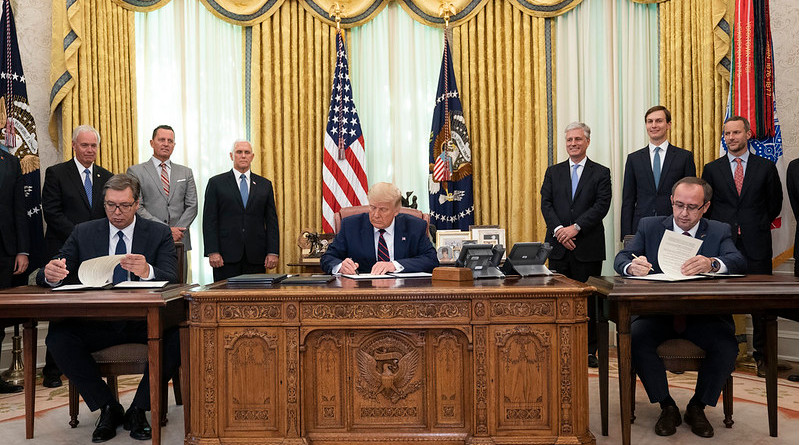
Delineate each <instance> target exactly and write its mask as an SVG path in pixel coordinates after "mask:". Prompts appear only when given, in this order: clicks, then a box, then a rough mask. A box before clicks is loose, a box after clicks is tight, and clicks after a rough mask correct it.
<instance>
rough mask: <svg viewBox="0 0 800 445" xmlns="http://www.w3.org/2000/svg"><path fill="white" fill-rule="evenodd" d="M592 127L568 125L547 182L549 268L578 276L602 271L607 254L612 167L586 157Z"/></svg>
mask: <svg viewBox="0 0 800 445" xmlns="http://www.w3.org/2000/svg"><path fill="white" fill-rule="evenodd" d="M591 131H592V130H591V129H589V126H588V125H586V124H584V123H583V122H573V123H571V124H569V125H567V128H566V130H564V133H565V136H566V142H567V154H568V155H569V159H567V160H566V161H564V162H561V163H559V164H556V165H553V166H551V167H549V168H548V169H547V171H546V172H545V174H544V182H543V183H542V190H541V194H542V216H544V220H545V222H546V223H547V236H546V237H545V241H547V242H548V243H550V245H551V246H553V251H552V252H551V253H550V269H553V270H555V271H556V272H558V273H561V274H564V275H565V276H567V277H569V278H572V279H573V280H576V281H584V282H585V281H586V280H588V279H589V277H590V276H592V275H600V273H601V271H602V268H603V260H605V259H606V241H605V229H604V228H603V218H604V217H605V216H606V214H607V213H608V209H609V207H610V206H611V171H610V170H609V169H608V168H606V167H604V166H602V165H600V164H598V163H597V162H593V161H592V160H591V159H589V158H588V157H586V149H587V148H589V142H590V137H591ZM588 306H589V307H588V309H589V311H588V312H589V333H588V334H589V335H588V336H589V339H588V346H589V357H588V364H589V366H591V367H593V368H596V367H597V366H598V362H597V356H596V355H595V352H596V351H597V327H596V326H597V324H596V316H595V311H596V308H595V302H594V299H593V298H590V299H589V304H588Z"/></svg>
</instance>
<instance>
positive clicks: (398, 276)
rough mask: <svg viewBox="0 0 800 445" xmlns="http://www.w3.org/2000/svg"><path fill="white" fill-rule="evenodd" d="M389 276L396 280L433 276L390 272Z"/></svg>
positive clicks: (420, 273) (429, 275)
mask: <svg viewBox="0 0 800 445" xmlns="http://www.w3.org/2000/svg"><path fill="white" fill-rule="evenodd" d="M389 275H391V276H393V277H396V278H430V277H431V276H433V274H430V273H428V272H389Z"/></svg>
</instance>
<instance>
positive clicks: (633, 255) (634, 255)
mask: <svg viewBox="0 0 800 445" xmlns="http://www.w3.org/2000/svg"><path fill="white" fill-rule="evenodd" d="M631 256H632V257H633V259H636V258H639V257H638V256H636V254H635V253H632V254H631ZM650 270H651V271H653V272H655V269H653V268H652V267H651V268H650Z"/></svg>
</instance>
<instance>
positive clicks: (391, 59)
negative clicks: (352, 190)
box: [348, 2, 444, 212]
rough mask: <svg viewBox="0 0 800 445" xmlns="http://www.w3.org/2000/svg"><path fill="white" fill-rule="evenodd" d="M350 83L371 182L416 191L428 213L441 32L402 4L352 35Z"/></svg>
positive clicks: (442, 47)
mask: <svg viewBox="0 0 800 445" xmlns="http://www.w3.org/2000/svg"><path fill="white" fill-rule="evenodd" d="M350 49H351V53H349V54H348V57H349V62H350V78H351V80H352V84H353V100H354V101H355V103H356V107H357V108H358V115H359V118H360V120H361V129H362V131H363V133H364V144H365V146H366V147H365V148H366V153H367V179H368V181H369V183H370V184H373V183H375V182H378V181H387V182H393V183H394V184H396V185H397V186H398V187H399V188H400V190H401V191H402V192H406V191H413V192H414V195H416V196H417V198H418V201H417V203H418V204H419V209H420V210H422V211H423V212H427V211H428V141H429V140H430V132H431V120H432V119H433V107H434V100H435V98H436V85H437V82H438V80H439V67H440V64H441V60H442V51H443V50H444V34H443V32H442V30H441V29H439V28H434V27H430V26H425V25H422V24H420V23H418V22H416V21H414V20H412V19H411V17H409V16H408V14H406V12H405V11H404V10H403V8H402V7H400V6H399V5H398V4H397V2H392V3H390V4H389V5H388V6H387V7H386V9H384V10H383V11H382V12H381V13H380V14H378V16H377V17H375V19H373V20H371V21H370V22H368V23H366V24H364V25H362V26H359V27H356V28H353V30H352V32H351V33H350Z"/></svg>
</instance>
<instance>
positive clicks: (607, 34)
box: [555, 0, 658, 275]
mask: <svg viewBox="0 0 800 445" xmlns="http://www.w3.org/2000/svg"><path fill="white" fill-rule="evenodd" d="M556 76H557V79H558V81H557V83H556V132H555V134H556V135H557V137H556V141H557V142H558V148H557V150H558V153H557V159H558V160H559V161H563V160H565V159H566V158H567V155H566V147H565V143H564V136H563V134H564V128H565V127H566V126H567V125H568V124H569V123H570V122H573V121H582V122H584V123H586V124H587V125H588V126H589V127H591V129H592V138H591V144H590V145H589V149H588V151H587V156H588V157H589V158H590V159H592V160H593V161H596V162H599V163H601V164H603V165H605V166H607V167H609V168H610V169H611V178H612V190H613V201H612V206H611V210H610V211H609V212H608V215H607V216H606V218H605V219H604V220H603V225H604V226H605V229H606V261H605V262H604V263H603V274H604V275H610V274H613V258H614V254H615V253H616V252H617V250H618V246H617V243H616V240H617V239H619V224H618V222H617V221H618V220H619V218H618V217H617V215H619V208H620V204H621V201H622V175H623V172H624V167H625V159H626V157H627V155H628V153H630V152H632V151H634V150H636V149H639V148H642V147H644V146H645V145H646V144H647V141H648V139H647V132H646V130H645V127H644V112H645V111H646V110H647V109H648V108H650V107H651V106H653V105H657V104H658V7H657V5H654V4H651V5H646V4H639V3H634V2H632V1H630V0H614V1H608V0H584V1H583V2H582V3H581V4H580V5H579V6H578V7H576V8H575V9H573V10H572V11H570V12H568V13H566V14H563V15H561V16H559V17H557V18H556Z"/></svg>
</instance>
